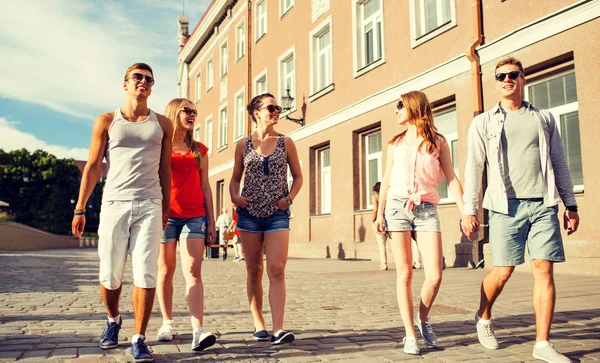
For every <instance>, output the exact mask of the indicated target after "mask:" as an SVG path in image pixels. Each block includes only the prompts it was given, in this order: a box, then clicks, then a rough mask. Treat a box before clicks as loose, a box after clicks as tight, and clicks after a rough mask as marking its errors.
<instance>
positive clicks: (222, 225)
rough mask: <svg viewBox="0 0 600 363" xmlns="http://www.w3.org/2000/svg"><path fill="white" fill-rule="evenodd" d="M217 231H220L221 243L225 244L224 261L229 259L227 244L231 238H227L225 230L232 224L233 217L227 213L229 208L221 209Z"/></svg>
mask: <svg viewBox="0 0 600 363" xmlns="http://www.w3.org/2000/svg"><path fill="white" fill-rule="evenodd" d="M216 223H217V231H219V241H218V242H219V245H221V246H223V261H225V260H226V259H227V246H228V245H229V241H230V239H229V238H226V235H225V232H227V229H229V226H230V225H231V217H230V216H229V214H228V213H227V208H226V207H223V209H221V214H220V215H219V217H218V218H217V222H216Z"/></svg>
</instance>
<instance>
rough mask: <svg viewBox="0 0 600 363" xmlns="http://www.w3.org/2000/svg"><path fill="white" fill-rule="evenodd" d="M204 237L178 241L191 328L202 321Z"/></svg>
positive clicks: (194, 327) (198, 326)
mask: <svg viewBox="0 0 600 363" xmlns="http://www.w3.org/2000/svg"><path fill="white" fill-rule="evenodd" d="M204 248H205V247H204V239H203V238H188V239H182V240H180V241H179V250H180V253H181V269H182V270H183V277H184V278H185V291H186V294H185V296H186V299H187V304H188V308H189V309H190V316H191V321H192V329H193V330H195V329H197V328H201V327H202V324H203V323H204V286H203V285H202V256H203V255H204Z"/></svg>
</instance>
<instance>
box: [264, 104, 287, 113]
mask: <svg viewBox="0 0 600 363" xmlns="http://www.w3.org/2000/svg"><path fill="white" fill-rule="evenodd" d="M265 108H266V109H267V111H269V113H273V112H275V111H277V112H278V113H281V111H282V108H281V106H275V105H267V106H265V107H261V108H259V110H263V109H265Z"/></svg>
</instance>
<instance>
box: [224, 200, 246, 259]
mask: <svg viewBox="0 0 600 363" xmlns="http://www.w3.org/2000/svg"><path fill="white" fill-rule="evenodd" d="M234 208H235V206H234ZM232 209H233V208H232ZM231 221H232V222H231V225H230V226H229V229H228V230H227V231H228V232H233V239H232V240H231V243H232V244H233V252H234V253H235V257H234V258H233V261H234V262H241V261H245V259H244V249H243V248H242V240H241V238H240V231H239V230H238V229H237V223H238V213H237V211H235V210H234V212H233V216H232V217H231Z"/></svg>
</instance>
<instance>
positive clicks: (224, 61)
mask: <svg viewBox="0 0 600 363" xmlns="http://www.w3.org/2000/svg"><path fill="white" fill-rule="evenodd" d="M227 61H228V55H227V41H225V42H224V43H223V44H221V77H223V76H225V75H226V74H227Z"/></svg>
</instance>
